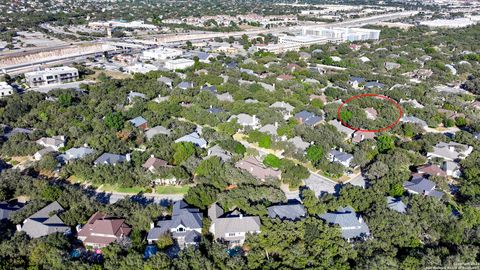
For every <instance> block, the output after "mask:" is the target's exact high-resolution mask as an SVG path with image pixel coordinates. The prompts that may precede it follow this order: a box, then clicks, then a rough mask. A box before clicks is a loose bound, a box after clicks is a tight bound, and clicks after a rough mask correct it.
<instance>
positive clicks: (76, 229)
mask: <svg viewBox="0 0 480 270" xmlns="http://www.w3.org/2000/svg"><path fill="white" fill-rule="evenodd" d="M81 229H82V225H80V224H78V225H77V226H75V231H76V232H79V231H80V230H81Z"/></svg>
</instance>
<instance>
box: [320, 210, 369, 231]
mask: <svg viewBox="0 0 480 270" xmlns="http://www.w3.org/2000/svg"><path fill="white" fill-rule="evenodd" d="M320 218H322V219H324V220H325V221H326V222H327V223H330V224H337V225H339V226H340V229H341V231H342V236H343V238H345V239H352V238H357V237H365V236H369V235H370V230H369V228H368V226H367V224H366V223H365V222H364V221H363V219H362V218H361V217H360V216H359V215H357V214H356V213H355V210H353V208H352V207H350V206H347V207H344V208H339V209H338V210H337V211H335V212H333V213H325V214H323V215H321V216H320Z"/></svg>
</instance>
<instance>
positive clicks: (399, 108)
mask: <svg viewBox="0 0 480 270" xmlns="http://www.w3.org/2000/svg"><path fill="white" fill-rule="evenodd" d="M363 97H378V98H383V99H386V100H388V101H389V102H391V103H393V104H394V105H395V106H396V107H397V109H398V111H399V112H400V116H399V117H398V118H397V120H395V122H393V123H392V124H390V125H388V126H386V127H384V128H380V129H361V128H356V127H352V126H350V125H348V124H347V123H346V122H345V121H343V119H342V117H341V116H340V111H341V110H342V108H343V106H344V105H345V104H347V103H348V102H350V101H352V100H354V99H359V98H363ZM402 116H403V109H402V107H401V106H400V104H398V102H396V101H395V100H393V99H392V98H390V97H387V96H384V95H379V94H373V93H369V94H361V95H356V96H353V97H351V98H349V99H347V100H346V101H345V102H344V103H342V105H340V107H338V110H337V118H338V120H339V121H340V122H341V123H342V125H344V126H346V127H348V128H350V129H353V130H355V131H361V132H381V131H385V130H388V129H391V128H393V127H394V126H395V125H396V124H398V122H400V119H402Z"/></svg>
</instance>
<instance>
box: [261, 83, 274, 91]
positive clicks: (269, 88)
mask: <svg viewBox="0 0 480 270" xmlns="http://www.w3.org/2000/svg"><path fill="white" fill-rule="evenodd" d="M258 84H259V85H261V86H262V87H263V89H265V90H267V91H268V92H274V91H275V84H268V83H264V82H258Z"/></svg>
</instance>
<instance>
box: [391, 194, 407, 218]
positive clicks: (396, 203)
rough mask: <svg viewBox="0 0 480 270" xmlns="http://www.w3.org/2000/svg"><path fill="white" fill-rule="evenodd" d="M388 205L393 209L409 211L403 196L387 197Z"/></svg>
mask: <svg viewBox="0 0 480 270" xmlns="http://www.w3.org/2000/svg"><path fill="white" fill-rule="evenodd" d="M387 207H388V208H389V209H392V210H393V211H397V212H398V213H401V214H404V213H406V212H407V205H406V204H405V203H403V202H402V199H401V198H394V197H391V196H388V197H387Z"/></svg>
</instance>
